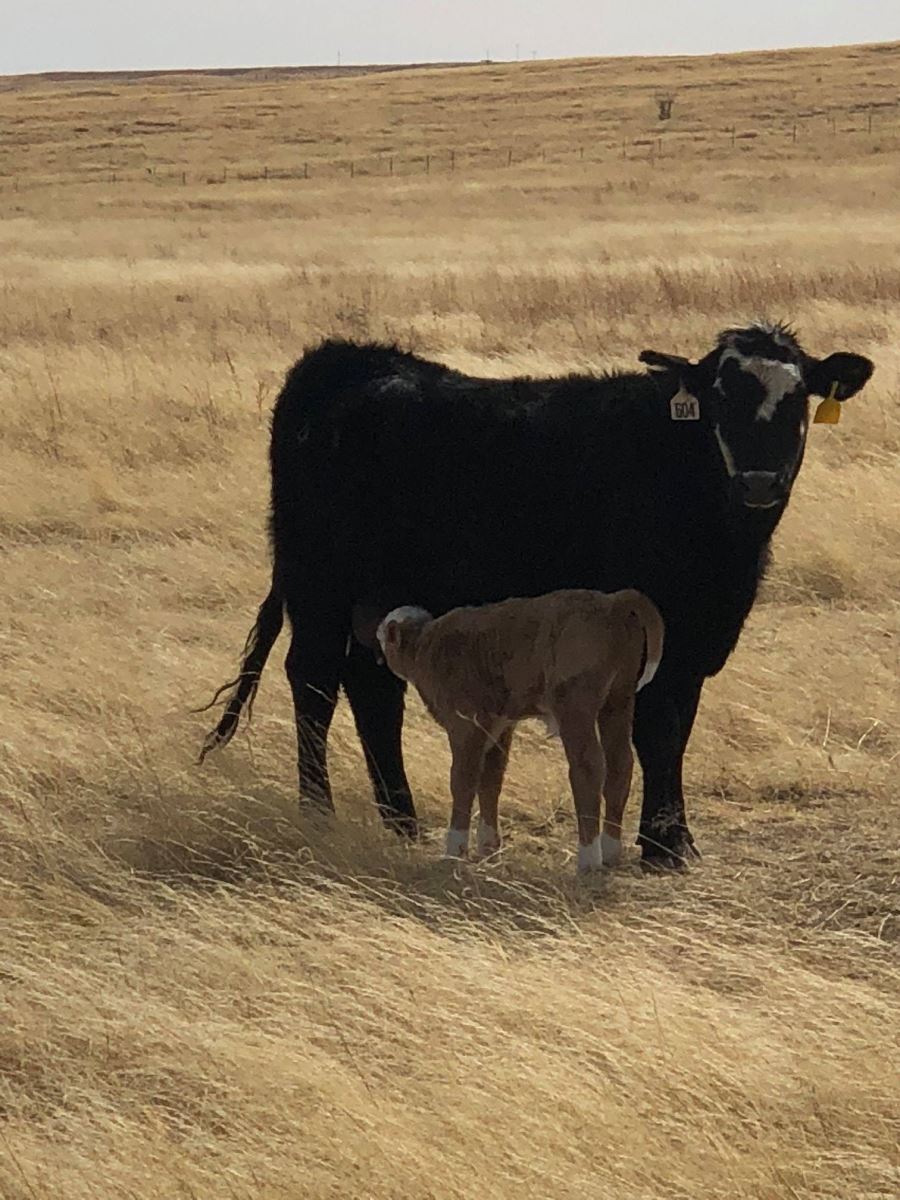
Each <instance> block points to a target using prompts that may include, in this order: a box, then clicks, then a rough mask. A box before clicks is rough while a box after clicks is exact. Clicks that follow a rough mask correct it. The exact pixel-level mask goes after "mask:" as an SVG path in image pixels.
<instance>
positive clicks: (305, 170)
mask: <svg viewBox="0 0 900 1200" xmlns="http://www.w3.org/2000/svg"><path fill="white" fill-rule="evenodd" d="M303 178H304V179H309V163H308V162H305V163H304V164H303Z"/></svg>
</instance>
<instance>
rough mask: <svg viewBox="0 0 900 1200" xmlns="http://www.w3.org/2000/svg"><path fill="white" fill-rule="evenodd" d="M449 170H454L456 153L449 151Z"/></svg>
mask: <svg viewBox="0 0 900 1200" xmlns="http://www.w3.org/2000/svg"><path fill="white" fill-rule="evenodd" d="M450 170H451V171H455V170H456V151H455V150H451V151H450Z"/></svg>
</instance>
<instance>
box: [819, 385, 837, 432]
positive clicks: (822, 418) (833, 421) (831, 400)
mask: <svg viewBox="0 0 900 1200" xmlns="http://www.w3.org/2000/svg"><path fill="white" fill-rule="evenodd" d="M837 390H838V385H837V382H835V383H833V384H832V385H831V391H830V392H829V393H828V395H827V397H826V398H825V399H824V400H823V401H822V402H821V404H820V405H819V407H818V408H817V409H816V415H815V416H814V417H813V425H837V423H838V421H839V420H840V419H841V405H840V401H839V400H836V399H835V392H836V391H837Z"/></svg>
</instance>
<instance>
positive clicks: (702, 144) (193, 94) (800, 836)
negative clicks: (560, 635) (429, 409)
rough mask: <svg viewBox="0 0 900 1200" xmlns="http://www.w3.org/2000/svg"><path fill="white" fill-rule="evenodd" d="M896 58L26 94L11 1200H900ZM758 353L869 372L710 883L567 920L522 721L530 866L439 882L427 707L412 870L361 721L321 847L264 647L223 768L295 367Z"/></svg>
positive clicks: (721, 824) (730, 729) (10, 840)
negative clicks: (762, 346)
mask: <svg viewBox="0 0 900 1200" xmlns="http://www.w3.org/2000/svg"><path fill="white" fill-rule="evenodd" d="M898 57H900V46H893V45H892V46H869V47H852V48H846V49H837V50H809V51H798V52H785V53H766V54H751V55H739V56H729V57H720V58H714V59H665V60H654V59H615V60H579V61H574V62H568V63H566V62H558V63H522V64H483V65H479V66H472V67H465V66H455V67H453V68H452V69H449V68H447V69H436V68H416V69H410V70H408V71H392V72H384V73H370V74H359V75H355V76H353V77H347V76H337V75H335V74H325V75H317V76H315V77H305V76H303V75H302V74H300V75H298V74H296V73H294V72H290V71H286V72H279V71H275V70H271V71H268V70H267V71H259V72H248V73H240V74H234V75H222V74H221V73H213V72H211V73H202V72H201V73H190V74H180V75H164V74H160V75H154V76H152V77H148V76H125V75H110V76H106V77H102V78H100V77H97V76H91V77H84V78H72V79H62V80H61V79H53V78H45V77H27V78H18V79H6V80H2V81H0V132H2V138H0V265H2V280H3V299H4V303H3V305H2V306H0V406H2V412H3V421H2V425H0V612H2V618H0V691H2V695H3V697H4V703H3V707H2V709H0V1005H2V1021H0V1195H2V1196H3V1197H4V1200H6V1198H7V1197H9V1198H15V1200H20V1198H23V1200H24V1198H26V1197H27V1198H29V1200H34V1197H40V1198H41V1200H45V1198H47V1200H49V1198H51V1197H53V1198H55V1197H66V1200H81V1198H82V1197H83V1198H85V1200H87V1198H88V1197H94V1198H96V1197H102V1198H104V1200H106V1198H107V1197H116V1198H118V1197H123V1198H124V1197H141V1198H142V1200H144V1198H149V1197H158V1198H160V1200H162V1198H165V1200H170V1198H171V1197H176V1196H184V1197H199V1198H203V1200H205V1198H207V1197H210V1198H212V1197H215V1198H218V1197H220V1196H221V1197H226V1196H227V1197H240V1198H241V1200H243V1198H245V1197H246V1198H247V1200H250V1198H251V1197H252V1198H253V1200H275V1198H278V1200H282V1198H283V1200H294V1198H300V1197H303V1198H304V1200H305V1198H307V1197H316V1198H318V1197H344V1196H347V1195H348V1194H355V1195H360V1196H372V1197H378V1198H382V1197H397V1198H401V1197H402V1198H403V1200H410V1198H414V1197H438V1198H440V1200H444V1198H445V1197H446V1198H451V1197H469V1196H476V1195H477V1196H478V1197H480V1198H489V1197H497V1198H504V1200H505V1198H506V1197H511V1196H516V1197H535V1198H540V1200H547V1198H548V1197H553V1198H554V1200H556V1198H560V1200H567V1198H570V1197H571V1198H575V1197H588V1196H589V1197H591V1200H607V1198H608V1200H661V1198H664V1197H665V1198H668V1197H675V1198H684V1200H687V1198H690V1200H698V1198H701V1197H702V1198H703V1200H707V1198H712V1200H775V1198H778V1200H781V1198H782V1197H784V1198H785V1200H788V1198H790V1200H813V1198H816V1200H819V1198H828V1200H845V1198H847V1197H851V1196H852V1197H860V1198H862V1197H867V1198H869V1197H871V1198H875V1197H887V1196H890V1195H893V1194H894V1193H895V1192H896V1190H897V1187H898V1183H900V1175H898V1171H900V1161H898V1157H897V1145H898V1141H900V1139H898V1133H900V1129H898V1122H897V1102H896V1099H897V1097H896V1079H895V1075H896V1071H895V1067H894V1063H895V1061H896V1054H897V1046H896V1033H897V1028H898V1015H900V1014H898V994H900V992H898V985H900V973H898V965H897V957H896V948H897V938H898V917H900V912H898V885H897V880H898V872H900V855H898V833H900V818H898V815H897V805H896V799H897V792H898V783H900V688H898V686H897V681H898V666H900V607H898V601H897V597H898V595H900V483H898V479H900V470H898V468H900V420H898V417H900V411H898V400H897V397H898V391H900V316H898V313H900V307H898V304H900V232H898V223H897V220H896V180H897V172H898V167H900V140H898V134H900V112H898V109H897V99H898V89H897V83H896V80H897V61H898ZM663 94H671V95H674V98H675V100H674V109H673V116H672V118H671V120H670V121H668V122H662V121H660V120H659V118H658V116H657V107H656V98H657V96H659V95H663ZM870 118H871V129H870ZM795 125H796V134H795V132H794V127H795ZM751 135H752V136H751ZM660 139H661V141H662V144H661V145H660ZM451 150H453V151H454V158H453V159H452V160H451V157H450V151H451ZM582 150H583V154H582ZM392 159H393V163H392V162H391V160H392ZM304 163H305V164H306V178H304V177H303V174H304V166H303V164H304ZM351 163H352V164H353V166H352V175H351ZM451 166H452V169H451ZM426 169H427V170H426ZM391 171H393V174H391ZM758 314H768V315H770V316H772V317H775V318H785V319H789V320H792V321H794V322H795V323H796V324H797V325H798V327H799V329H800V332H801V335H802V337H803V339H804V343H805V344H806V346H807V348H808V349H809V350H810V351H811V352H813V353H817V354H824V353H827V352H829V351H831V350H834V349H840V348H846V349H849V350H855V351H858V352H861V353H864V354H869V355H870V356H871V357H872V358H873V359H874V360H875V363H876V373H875V376H874V378H873V381H872V383H871V384H870V386H869V387H868V388H867V389H866V390H865V391H864V393H863V394H862V395H861V396H859V397H857V398H856V399H854V400H853V401H851V402H849V403H848V404H847V406H846V408H845V411H844V419H843V421H842V423H841V425H840V426H839V427H837V428H829V427H825V426H814V427H813V428H812V430H811V433H810V440H809V448H808V452H807V460H806V463H805V465H804V468H803V472H802V474H801V477H800V480H799V482H798V484H797V486H796V488H795V492H794V497H793V500H792V503H791V507H790V509H789V511H788V514H787V516H786V518H785V520H784V522H783V523H782V526H781V528H780V530H779V533H778V535H777V539H776V553H775V562H774V565H773V569H772V572H771V575H770V578H769V581H768V583H767V584H766V587H765V590H764V594H763V597H762V599H761V602H760V603H759V605H758V606H757V608H756V610H755V611H754V614H753V616H752V618H751V620H750V622H749V625H748V627H747V630H746V632H745V635H744V637H743V639H742V641H741V643H740V646H739V648H738V650H737V652H736V653H735V655H734V657H733V659H732V660H731V662H730V663H729V665H728V666H727V667H726V669H725V671H724V672H723V673H722V674H721V676H719V677H717V678H716V679H715V680H713V681H712V682H711V683H710V684H709V686H708V687H707V690H706V692H705V693H704V699H703V702H702V705H701V709H700V715H699V718H698V724H697V728H696V731H695V735H694V738H693V741H692V743H691V747H690V749H689V752H688V759H687V777H688V783H689V811H690V814H691V819H692V824H693V828H694V831H695V833H696V836H697V839H698V842H699V844H700V846H701V848H702V849H703V851H704V854H705V857H704V859H703V861H702V863H701V864H700V865H699V866H698V867H696V868H695V869H693V870H691V871H690V872H689V873H687V874H685V875H684V876H681V877H674V878H668V877H666V878H662V877H645V876H644V875H642V873H641V872H640V869H639V867H638V865H637V852H636V850H634V849H632V851H631V853H630V855H629V856H628V858H627V861H626V863H625V865H624V866H623V867H622V868H621V869H619V870H616V871H614V872H610V873H608V874H607V875H605V876H604V877H603V878H600V879H597V880H595V881H592V882H591V883H588V884H583V883H576V882H575V880H574V877H573V876H574V868H573V865H572V861H571V848H572V844H573V841H574V823H573V819H572V815H571V804H570V800H569V797H568V790H567V784H566V777H565V768H564V763H563V761H562V756H561V753H560V751H559V749H558V747H556V746H555V745H553V744H552V743H547V742H546V741H545V740H544V739H543V738H542V736H541V734H540V731H539V730H538V729H537V728H535V729H533V730H531V729H529V730H528V731H527V732H525V733H523V734H522V736H520V738H519V739H518V741H517V745H516V748H515V749H514V753H513V764H512V769H511V773H510V778H509V782H508V785H507V789H506V795H505V802H502V808H501V820H502V821H503V824H504V831H505V834H506V837H507V848H506V850H505V851H504V855H503V858H502V860H501V862H499V863H498V864H493V865H486V866H470V865H462V866H458V867H453V866H450V865H448V864H447V863H444V862H442V861H441V860H440V859H439V857H438V848H439V845H440V835H441V830H442V826H443V824H444V822H445V820H446V817H447V813H448V800H447V790H448V789H447V771H448V756H447V752H446V749H445V747H444V744H443V740H442V736H440V735H439V734H438V733H437V732H436V731H435V729H434V728H433V726H432V725H431V724H430V722H429V720H428V719H427V717H426V715H425V714H424V713H423V712H422V711H421V709H420V708H419V706H418V705H417V704H415V703H412V704H411V713H410V718H409V720H408V723H407V729H406V744H407V751H408V761H409V766H410V773H411V776H412V779H413V782H414V786H415V789H416V794H417V800H418V803H419V807H420V810H421V812H422V815H423V818H424V821H425V824H426V829H427V836H426V839H425V841H424V843H423V844H422V845H421V846H417V847H412V848H409V847H405V846H401V845H399V844H398V843H397V842H396V841H395V840H393V839H392V838H390V837H389V836H387V835H386V834H384V833H383V831H382V830H381V828H380V825H379V824H378V821H377V819H376V817H375V814H374V811H373V806H372V805H371V801H370V799H369V796H368V786H367V783H366V780H365V773H364V769H363V765H362V761H361V755H360V752H359V749H358V746H357V743H356V740H355V735H354V734H353V731H352V724H351V722H350V719H349V716H348V714H347V713H346V712H345V711H343V709H342V710H341V711H340V713H339V716H338V719H337V722H336V726H335V729H334V731H333V737H332V745H331V763H332V770H333V775H334V779H335V784H336V800H337V806H338V814H337V818H336V819H335V820H334V821H317V820H314V819H312V818H311V817H309V816H308V815H306V816H302V817H301V816H299V815H298V813H297V811H296V806H295V796H294V786H295V785H294V768H293V758H294V749H293V733H292V719H291V710H290V704H289V696H288V690H287V687H286V684H285V682H284V677H283V673H282V672H281V670H280V661H279V660H280V658H281V654H280V653H279V652H276V654H275V655H274V656H273V660H272V663H271V664H270V668H269V673H268V674H267V675H266V676H265V677H264V681H263V687H262V690H261V693H260V696H259V699H258V702H257V706H256V714H255V717H254V721H253V723H252V725H251V726H250V728H249V731H248V732H247V733H246V734H244V735H242V736H241V737H239V738H238V739H236V741H235V742H234V743H233V744H232V745H231V746H230V747H229V748H228V749H227V750H225V751H223V752H222V753H221V754H220V755H218V756H216V757H214V758H212V759H210V760H208V761H207V763H206V764H205V766H204V767H203V769H199V768H198V767H197V766H196V753H197V750H198V748H199V744H200V741H201V739H202V736H203V733H204V732H205V730H206V728H207V723H208V722H207V718H206V717H197V716H193V715H191V714H190V713H189V709H191V708H192V707H194V706H196V705H197V704H200V703H203V702H204V701H205V700H206V699H207V698H208V696H209V694H211V691H212V689H213V688H214V686H215V685H216V684H218V683H219V682H220V681H221V680H222V679H224V678H225V677H226V676H227V674H228V672H229V669H230V668H231V667H232V666H233V663H234V659H235V657H236V655H237V651H238V650H239V648H240V646H241V644H242V642H243V637H244V635H245V633H246V629H247V627H248V625H249V624H250V621H251V620H252V615H253V613H254V612H255V607H256V604H257V602H258V600H259V599H260V598H261V597H262V595H263V594H264V591H265V586H266V576H267V555H266V547H265V540H264V517H265V504H266V483H267V481H266V462H265V454H266V441H267V420H266V415H267V411H268V408H269V406H270V404H271V401H272V399H273V396H274V394H275V392H276V390H277V388H278V386H279V383H280V379H281V377H282V375H283V372H284V370H285V369H286V368H287V367H288V366H289V365H290V363H291V362H292V361H293V359H294V358H296V357H297V356H298V355H299V353H300V352H301V350H302V348H303V347H304V345H306V344H309V343H311V342H313V341H315V340H316V339H317V338H318V337H320V336H322V335H324V334H335V333H343V334H347V335H352V336H357V337H379V338H394V339H397V340H398V341H400V342H401V343H402V344H404V345H406V346H409V347H412V348H413V349H416V350H419V351H421V352H423V353H427V354H431V355H434V356H436V357H439V358H441V359H443V360H445V361H447V362H450V363H452V364H453V365H456V366H459V367H461V368H464V369H468V370H472V371H479V370H490V371H491V372H495V373H513V372H517V371H532V372H547V373H549V372H556V371H566V370H571V369H598V370H599V369H605V368H608V367H610V366H633V365H634V363H635V362H636V356H637V354H638V353H639V351H640V350H641V349H643V348H644V347H645V346H651V347H653V348H656V349H660V350H668V351H672V352H677V353H683V354H691V355H698V354H701V353H703V352H704V351H705V350H706V349H708V348H709V347H710V345H711V344H712V339H713V338H714V336H715V333H716V331H717V330H718V329H719V328H721V327H723V326H725V325H728V324H730V323H732V322H733V321H735V320H740V319H743V318H746V317H748V316H756V315H758ZM638 808H639V784H638V782H636V784H635V789H634V793H633V795H632V799H631V803H630V806H629V810H628V821H629V823H630V825H629V828H630V829H631V830H632V831H633V830H634V828H635V827H636V823H637V813H638Z"/></svg>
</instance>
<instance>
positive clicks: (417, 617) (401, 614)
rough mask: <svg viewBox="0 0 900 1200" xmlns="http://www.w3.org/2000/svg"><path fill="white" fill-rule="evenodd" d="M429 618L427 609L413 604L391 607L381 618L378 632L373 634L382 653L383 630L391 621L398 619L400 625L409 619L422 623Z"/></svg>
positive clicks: (429, 614)
mask: <svg viewBox="0 0 900 1200" xmlns="http://www.w3.org/2000/svg"><path fill="white" fill-rule="evenodd" d="M431 619H432V616H431V613H430V612H428V610H427V609H425V608H418V607H417V606H416V605H415V604H404V605H402V606H401V607H400V608H392V609H391V611H390V612H389V613H388V614H387V616H386V617H384V618H382V621H381V624H380V625H379V626H378V632H377V633H376V634H375V636H376V637H377V638H378V645H379V646H380V647H381V650H382V653H384V637H385V630H386V629H387V627H388V624H389V623H390V622H391V621H398V622H399V623H400V624H401V625H402V624H404V623H405V622H407V621H411V622H413V623H414V624H417V625H424V624H425V622H426V621H430V620H431Z"/></svg>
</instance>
